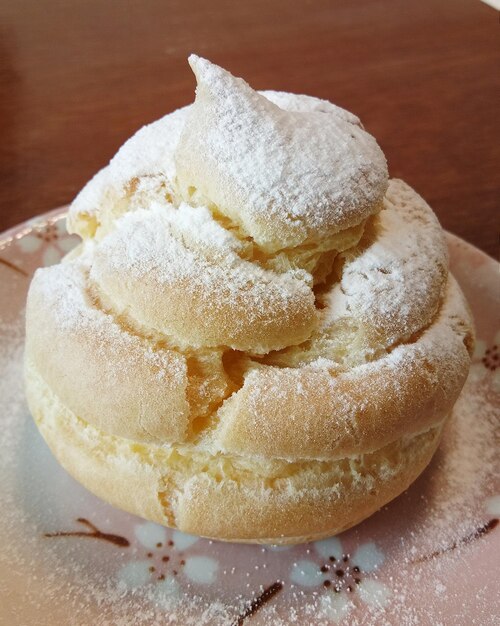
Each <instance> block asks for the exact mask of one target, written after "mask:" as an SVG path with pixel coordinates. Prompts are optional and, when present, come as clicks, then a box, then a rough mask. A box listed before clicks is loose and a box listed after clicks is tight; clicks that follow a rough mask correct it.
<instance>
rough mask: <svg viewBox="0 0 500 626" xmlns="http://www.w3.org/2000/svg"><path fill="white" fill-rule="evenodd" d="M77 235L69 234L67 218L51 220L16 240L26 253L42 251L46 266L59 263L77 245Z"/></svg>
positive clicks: (43, 261)
mask: <svg viewBox="0 0 500 626" xmlns="http://www.w3.org/2000/svg"><path fill="white" fill-rule="evenodd" d="M75 242H76V239H75V237H73V236H71V235H68V233H67V231H66V220H65V219H59V220H56V221H54V222H52V221H50V222H48V223H47V224H44V225H43V226H42V227H40V226H38V227H36V226H35V227H34V228H33V229H32V230H31V232H30V233H29V234H27V235H24V237H20V238H19V239H17V240H16V244H17V246H18V247H19V248H20V249H21V250H22V252H24V253H25V254H34V253H35V252H38V251H41V250H42V246H43V251H42V263H43V265H44V266H45V267H47V266H49V265H54V264H55V263H59V261H60V260H61V258H62V257H63V256H64V255H65V254H66V253H67V252H69V251H70V250H72V249H73V248H74V247H75Z"/></svg>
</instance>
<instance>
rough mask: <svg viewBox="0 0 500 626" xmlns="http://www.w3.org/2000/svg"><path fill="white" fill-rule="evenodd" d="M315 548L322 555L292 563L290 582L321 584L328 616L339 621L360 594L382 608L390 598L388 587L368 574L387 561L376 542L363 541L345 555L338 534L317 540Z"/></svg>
mask: <svg viewBox="0 0 500 626" xmlns="http://www.w3.org/2000/svg"><path fill="white" fill-rule="evenodd" d="M313 546H314V549H315V551H316V552H317V553H318V555H319V556H321V557H322V558H323V565H318V562H317V561H312V560H305V559H304V560H300V561H297V562H296V563H294V564H293V567H292V571H291V574H290V579H291V581H292V582H293V583H294V584H296V585H301V586H304V587H315V586H317V585H322V586H323V587H324V588H325V590H328V591H330V592H331V593H325V594H324V595H323V596H322V597H321V600H320V602H321V609H320V610H321V613H322V615H323V616H324V617H325V618H328V619H331V620H333V621H340V620H341V619H342V618H344V617H345V616H346V615H347V614H348V613H349V612H350V611H351V610H352V609H353V608H354V606H355V605H354V602H353V600H352V599H353V597H354V596H355V595H357V596H358V597H359V598H360V599H361V600H362V601H363V602H364V603H365V604H368V605H370V606H372V607H376V608H383V607H384V606H385V605H386V604H387V602H388V601H389V597H390V591H389V588H388V587H387V586H386V585H385V584H384V583H382V582H380V581H379V580H376V579H375V578H367V577H366V574H370V573H372V572H374V571H375V570H376V569H377V568H378V567H380V565H382V563H383V562H384V560H385V557H384V554H383V552H382V551H381V550H380V548H378V547H377V545H376V544H375V543H371V542H370V543H363V544H361V545H360V546H359V548H358V549H357V550H356V552H355V553H354V555H353V556H350V555H349V554H346V553H345V552H344V551H343V549H342V543H341V541H340V539H338V537H332V538H330V539H324V540H322V541H315V542H314V543H313Z"/></svg>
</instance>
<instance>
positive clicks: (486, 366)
mask: <svg viewBox="0 0 500 626" xmlns="http://www.w3.org/2000/svg"><path fill="white" fill-rule="evenodd" d="M470 375H471V377H472V378H473V380H475V381H478V382H479V381H480V380H484V379H487V378H491V388H492V389H493V391H496V392H497V393H500V330H499V331H498V332H497V334H496V335H495V337H494V339H493V343H492V344H491V345H490V346H489V347H488V345H487V344H486V342H485V341H483V340H482V339H477V340H476V347H475V349H474V354H473V355H472V365H471V369H470Z"/></svg>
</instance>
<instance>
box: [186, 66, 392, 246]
mask: <svg viewBox="0 0 500 626" xmlns="http://www.w3.org/2000/svg"><path fill="white" fill-rule="evenodd" d="M189 63H190V65H191V67H192V69H193V71H194V73H195V76H196V79H197V83H198V86H197V89H196V100H195V102H194V104H193V106H192V107H191V109H190V111H189V114H188V118H187V120H186V124H185V126H184V128H183V131H182V133H181V136H180V140H179V144H178V146H177V150H176V153H175V164H176V172H177V183H178V185H179V187H180V191H181V194H182V196H183V198H184V199H185V200H187V201H192V199H193V197H194V198H196V201H198V202H200V203H204V204H207V203H211V204H213V205H215V206H216V207H217V209H218V210H219V211H220V212H221V213H222V214H224V215H225V216H227V217H229V218H231V219H232V220H233V221H235V222H236V223H237V224H238V225H239V226H240V228H241V229H242V230H243V231H244V232H245V233H246V234H247V235H249V236H251V237H252V238H253V239H254V241H255V242H256V243H257V244H258V245H259V246H261V247H262V248H264V249H266V250H267V251H275V250H279V249H284V248H290V247H295V246H298V245H300V244H302V243H305V242H307V243H317V242H318V241H321V239H323V238H326V237H328V236H331V235H332V234H333V233H336V232H339V231H341V230H344V229H346V228H349V227H351V226H353V225H355V224H359V223H360V222H361V221H363V220H364V219H366V218H367V217H368V216H369V215H371V214H373V213H375V212H377V211H378V210H379V209H380V203H381V201H382V198H383V196H384V193H385V191H386V189H387V181H388V173H387V165H386V161H385V157H384V155H383V153H382V151H381V149H380V148H379V146H378V145H377V143H376V141H375V139H374V138H373V137H371V135H369V134H368V133H366V132H365V131H364V130H363V129H362V128H361V125H360V124H359V120H358V119H357V118H356V117H355V116H352V115H348V114H347V115H346V112H345V111H343V110H342V109H339V108H337V107H331V108H329V107H325V108H324V109H323V110H320V109H318V110H312V111H311V110H310V109H309V110H298V111H297V110H293V111H290V110H284V109H282V108H280V107H279V106H277V104H274V103H273V102H271V101H270V100H269V99H268V98H266V97H265V96H264V95H262V94H260V93H258V92H256V91H254V90H253V89H252V88H251V87H250V86H249V85H248V84H247V83H246V82H245V81H244V80H243V79H241V78H235V77H234V76H232V75H231V74H230V73H229V72H227V71H225V70H224V69H222V68H220V67H218V66H217V65H214V64H213V63H210V62H209V61H207V60H206V59H202V58H200V57H198V56H195V55H191V56H190V57H189Z"/></svg>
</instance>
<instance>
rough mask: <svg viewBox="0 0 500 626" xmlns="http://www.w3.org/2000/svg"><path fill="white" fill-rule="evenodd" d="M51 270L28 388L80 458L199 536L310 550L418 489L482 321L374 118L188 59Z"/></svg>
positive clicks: (77, 210) (109, 488) (85, 197)
mask: <svg viewBox="0 0 500 626" xmlns="http://www.w3.org/2000/svg"><path fill="white" fill-rule="evenodd" d="M189 61H190V64H191V67H192V69H193V71H194V73H195V75H196V79H197V83H198V85H197V90H196V99H195V102H194V103H193V104H192V105H190V106H187V107H184V108H182V109H179V110H177V111H174V112H173V113H170V114H169V115H166V116H165V117H163V118H162V119H160V120H158V121H156V122H154V123H152V124H150V125H148V126H146V127H144V128H142V129H141V130H139V131H138V132H137V133H136V134H135V135H134V136H133V137H132V138H131V139H129V140H128V141H127V142H126V143H125V144H124V145H123V146H122V148H121V149H120V150H119V151H118V153H117V154H116V156H115V157H114V158H113V159H112V160H111V162H110V163H109V165H108V166H107V167H105V168H104V169H102V170H101V171H100V172H99V173H98V174H97V175H96V176H95V177H94V178H93V179H92V180H91V181H90V182H89V183H88V184H87V185H86V186H85V187H84V189H83V190H82V191H81V192H80V194H79V195H78V196H77V198H76V199H75V201H74V202H73V204H72V206H71V208H70V211H69V215H68V228H69V230H70V232H73V233H77V234H79V235H80V236H81V238H82V243H81V244H80V245H79V246H78V247H77V248H76V249H75V250H74V251H73V252H71V253H70V254H69V255H68V256H67V257H66V258H65V259H64V260H63V262H62V263H60V264H59V265H55V266H52V267H49V268H43V269H39V270H37V272H36V274H35V276H34V278H33V281H32V284H31V287H30V291H29V296H28V304H27V312H26V356H25V372H26V389H27V396H28V400H29V405H30V409H31V411H32V413H33V416H34V418H35V420H36V422H37V424H38V427H39V429H40V432H41V433H42V435H43V437H44V438H45V440H46V441H47V443H48V445H49V446H50V448H51V449H52V451H53V453H54V454H55V456H56V457H57V458H58V460H59V461H60V463H61V464H62V465H63V466H64V467H65V468H66V469H67V470H68V471H69V472H70V473H71V474H72V475H73V476H74V477H75V478H76V479H77V480H79V481H80V482H81V483H82V484H83V485H85V486H86V487H87V488H88V489H90V490H91V491H93V492H94V493H96V494H97V495H98V496H100V497H102V498H104V499H105V500H108V501H109V502H111V503H112V504H114V505H116V506H118V507H121V508H123V509H126V510H128V511H131V512H133V513H135V514H137V515H140V516H142V517H144V518H147V519H150V520H153V521H155V522H159V523H161V524H164V525H167V526H171V527H176V528H179V529H180V530H182V531H185V532H188V533H193V534H199V535H203V536H206V537H211V538H216V539H223V540H229V541H245V542H262V543H266V542H267V543H294V542H301V541H306V540H310V539H318V538H320V537H324V536H328V535H332V534H335V533H338V532H340V531H342V530H344V529H346V528H348V527H350V526H352V525H354V524H356V523H358V522H359V521H361V520H362V519H364V518H365V517H367V516H369V515H370V514H372V513H373V512H374V511H376V510H377V509H379V508H380V507H381V506H382V505H383V504H385V503H386V502H388V501H389V500H391V499H392V498H394V497H396V496H397V495H398V494H400V493H401V492H402V491H403V490H404V489H406V488H407V487H408V485H410V483H411V482H412V481H414V480H415V478H416V477H417V476H418V475H419V474H420V473H421V472H422V470H423V469H424V468H425V467H426V465H427V464H428V463H429V461H430V459H431V457H432V455H433V453H434V451H435V450H436V448H437V446H438V444H439V439H440V434H441V430H442V428H443V424H444V422H445V421H446V419H447V417H448V416H449V414H450V411H451V409H452V407H453V404H454V402H455V401H456V399H457V397H458V394H459V393H460V390H461V388H462V385H463V383H464V381H465V378H466V376H467V372H468V369H469V361H470V353H471V350H472V345H473V330H472V321H471V317H470V313H469V310H468V307H467V304H466V302H465V300H464V297H463V295H462V293H461V291H460V289H459V287H458V286H457V283H456V282H455V280H454V278H453V276H451V274H450V273H449V271H448V259H447V248H446V243H445V240H444V234H443V231H442V229H441V227H440V225H439V223H438V221H437V219H436V217H435V215H434V213H433V212H432V210H431V209H430V208H429V206H428V205H427V204H426V202H425V201H424V200H423V199H422V198H421V197H420V196H419V195H418V194H417V193H416V192H415V191H414V190H413V189H411V187H409V186H408V185H407V184H406V183H404V182H403V181H401V180H394V179H389V178H388V171H387V165H386V161H385V158H384V155H383V153H382V151H381V149H380V148H379V146H378V145H377V143H376V141H375V140H374V138H373V137H371V136H370V135H369V134H368V133H367V132H366V131H365V130H364V129H363V127H362V125H361V122H360V121H359V119H358V118H357V117H356V116H355V115H353V114H351V113H349V112H347V111H345V110H343V109H341V108H339V107H337V106H335V105H333V104H331V103H329V102H327V101H324V100H319V99H317V98H313V97H310V96H304V95H294V94H289V93H282V92H275V91H264V92H256V91H254V90H253V89H251V87H250V86H249V85H248V84H247V83H245V82H244V81H243V80H242V79H240V78H235V77H233V76H232V75H231V74H229V73H228V72H226V71H225V70H223V69H222V68H220V67H218V66H216V65H213V64H212V63H210V62H209V61H207V60H205V59H202V58H199V57H197V56H194V55H193V56H191V57H190V59H189Z"/></svg>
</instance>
